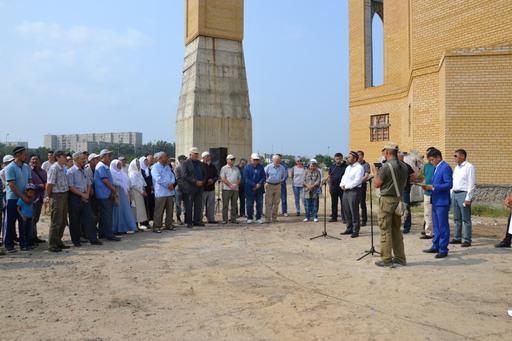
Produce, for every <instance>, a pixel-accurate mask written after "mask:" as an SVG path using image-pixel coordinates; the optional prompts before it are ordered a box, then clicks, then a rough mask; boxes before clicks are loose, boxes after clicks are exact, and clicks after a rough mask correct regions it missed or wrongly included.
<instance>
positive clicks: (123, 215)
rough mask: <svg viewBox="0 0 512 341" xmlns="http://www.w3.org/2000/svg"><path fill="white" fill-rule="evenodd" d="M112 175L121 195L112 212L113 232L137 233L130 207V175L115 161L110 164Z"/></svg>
mask: <svg viewBox="0 0 512 341" xmlns="http://www.w3.org/2000/svg"><path fill="white" fill-rule="evenodd" d="M110 173H111V174H112V181H113V183H114V186H116V189H117V193H118V195H119V202H118V203H117V204H116V205H114V210H113V212H112V231H113V232H114V233H115V234H123V233H134V232H135V231H137V225H136V224H135V219H134V218H133V212H132V209H131V207H130V199H129V190H130V180H129V179H128V175H127V174H126V173H125V172H124V171H123V170H122V165H121V162H119V160H114V161H112V162H111V163H110Z"/></svg>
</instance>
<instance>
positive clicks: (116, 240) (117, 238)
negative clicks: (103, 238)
mask: <svg viewBox="0 0 512 341" xmlns="http://www.w3.org/2000/svg"><path fill="white" fill-rule="evenodd" d="M107 240H110V241H111V242H120V241H121V238H119V237H116V236H114V237H109V238H107Z"/></svg>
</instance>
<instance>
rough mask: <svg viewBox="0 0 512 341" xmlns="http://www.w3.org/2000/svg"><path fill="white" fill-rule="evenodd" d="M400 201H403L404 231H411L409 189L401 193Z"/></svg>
mask: <svg viewBox="0 0 512 341" xmlns="http://www.w3.org/2000/svg"><path fill="white" fill-rule="evenodd" d="M402 201H403V202H404V208H405V213H404V232H405V233H408V232H409V231H411V225H412V219H411V190H408V191H404V192H403V193H402Z"/></svg>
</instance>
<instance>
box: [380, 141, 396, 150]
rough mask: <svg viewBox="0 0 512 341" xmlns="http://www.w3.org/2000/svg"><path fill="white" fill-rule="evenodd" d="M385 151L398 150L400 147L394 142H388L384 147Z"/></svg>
mask: <svg viewBox="0 0 512 341" xmlns="http://www.w3.org/2000/svg"><path fill="white" fill-rule="evenodd" d="M384 150H398V145H397V144H396V143H393V142H388V143H386V144H385V145H384V148H382V151H384Z"/></svg>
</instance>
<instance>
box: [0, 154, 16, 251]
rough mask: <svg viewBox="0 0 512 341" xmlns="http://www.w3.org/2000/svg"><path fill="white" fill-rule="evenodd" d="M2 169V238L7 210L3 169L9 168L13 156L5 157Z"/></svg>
mask: <svg viewBox="0 0 512 341" xmlns="http://www.w3.org/2000/svg"><path fill="white" fill-rule="evenodd" d="M2 161H3V162H2V169H0V190H1V192H0V207H1V209H2V210H1V211H0V222H1V223H0V228H1V229H2V236H3V234H4V231H3V229H4V219H3V217H5V216H6V209H7V203H6V193H5V191H6V189H7V186H8V184H7V180H6V179H5V169H6V167H7V166H9V164H10V163H11V162H13V161H14V156H12V155H5V156H4V158H3V160H2ZM4 254H5V251H4V250H3V249H2V248H0V255H4Z"/></svg>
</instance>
